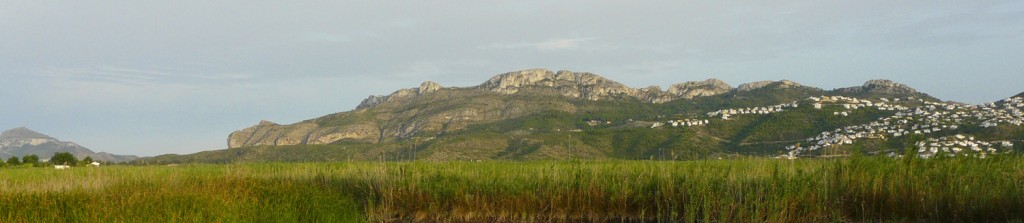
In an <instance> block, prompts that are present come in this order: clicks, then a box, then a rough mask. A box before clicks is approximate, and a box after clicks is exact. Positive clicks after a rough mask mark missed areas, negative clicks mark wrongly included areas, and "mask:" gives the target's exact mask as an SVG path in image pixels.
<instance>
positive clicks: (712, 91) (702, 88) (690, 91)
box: [667, 78, 732, 99]
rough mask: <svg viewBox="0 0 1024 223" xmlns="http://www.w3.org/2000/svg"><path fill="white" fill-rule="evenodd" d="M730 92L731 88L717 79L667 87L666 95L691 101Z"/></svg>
mask: <svg viewBox="0 0 1024 223" xmlns="http://www.w3.org/2000/svg"><path fill="white" fill-rule="evenodd" d="M729 91H732V86H729V84H727V83H725V81H722V80H718V79H714V78H712V79H707V80H703V81H691V82H685V83H678V84H673V85H672V86H669V88H668V92H667V93H668V94H669V95H672V96H674V98H682V99H692V98H695V97H703V96H713V95H719V94H724V93H728V92H729Z"/></svg>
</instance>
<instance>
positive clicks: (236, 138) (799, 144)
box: [147, 69, 1024, 162]
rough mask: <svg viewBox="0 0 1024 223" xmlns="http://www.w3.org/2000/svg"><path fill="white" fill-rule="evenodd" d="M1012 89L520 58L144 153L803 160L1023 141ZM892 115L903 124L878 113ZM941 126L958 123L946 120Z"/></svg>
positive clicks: (213, 158) (177, 158)
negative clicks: (954, 142)
mask: <svg viewBox="0 0 1024 223" xmlns="http://www.w3.org/2000/svg"><path fill="white" fill-rule="evenodd" d="M1020 97H1021V95H1017V97H1011V98H1008V99H1007V100H1003V101H1000V102H999V104H998V105H997V103H990V104H989V106H985V105H964V104H959V103H950V102H943V101H941V100H939V99H937V98H935V97H932V96H930V95H928V94H925V93H922V92H919V91H917V90H915V89H913V88H911V87H909V86H907V85H904V84H900V83H896V82H893V81H889V80H869V81H867V82H865V83H864V84H862V85H860V86H853V87H847V88H839V89H833V90H823V89H821V88H817V87H811V86H805V85H802V84H799V83H796V82H793V81H788V80H781V81H759V82H753V83H745V84H740V85H739V86H737V87H732V86H731V85H729V84H727V83H725V82H724V81H721V80H717V79H708V80H704V81H693V82H684V83H678V84H673V85H670V86H669V87H668V89H667V90H662V89H661V88H660V87H657V86H651V87H645V88H632V87H629V86H626V85H624V84H621V83H619V82H616V81H613V80H609V79H606V78H604V77H601V76H599V75H596V74H592V73H586V72H571V71H557V72H555V71H550V70H545V69H530V70H523V71H515V72H509V73H504V74H499V75H496V76H494V77H492V78H490V79H489V80H487V81H485V82H483V83H481V84H480V85H477V86H470V87H443V86H441V85H440V84H438V83H435V82H431V81H427V82H424V83H423V84H421V85H420V86H419V87H417V88H408V89H400V90H398V91H395V92H394V93H392V94H389V95H382V96H370V97H368V98H366V99H365V100H363V101H362V103H360V104H359V105H358V106H357V107H356V109H354V110H352V111H346V112H339V113H335V114H329V115H325V116H322V117H318V118H314V119H309V120H305V121H301V122H298V123H292V124H286V125H281V124H277V123H273V122H270V121H261V122H260V123H259V124H256V125H254V126H252V127H249V128H245V129H241V130H238V131H235V132H233V133H231V134H230V135H229V137H228V139H227V144H228V147H229V149H226V150H216V151H206V152H200V153H196V154H189V155H164V156H158V157H154V158H151V159H147V160H149V161H155V162H235V161H331V160H348V159H356V160H408V159H417V160H482V159H488V160H489V159H509V160H532V159H563V158H571V157H578V158H589V159H609V158H610V159H702V158H714V157H719V158H720V157H726V156H744V155H757V156H780V157H807V156H827V155H835V154H837V153H838V154H848V153H849V151H852V150H869V151H868V152H871V153H874V154H878V153H896V152H902V151H903V150H905V149H906V148H910V147H914V146H916V147H921V146H919V143H920V142H924V141H927V140H932V139H933V138H934V139H935V141H939V140H938V139H939V138H942V137H955V136H958V135H959V136H964V135H971V136H972V138H974V139H979V140H980V139H985V140H989V141H992V142H995V141H999V142H1000V143H997V144H1000V145H1003V144H1001V142H1007V143H1006V144H1005V145H1010V144H1012V142H1013V141H1016V140H1020V139H1022V138H1024V131H1022V128H1021V127H1020V121H1021V120H1024V119H1022V118H1021V114H1020V111H1019V106H1017V105H1020V104H1019V103H1016V102H1015V101H1014V100H1016V99H1014V98H1020ZM1006 104H1009V105H1010V106H1008V107H1006V106H1004V105H1006ZM1000 106H1004V107H1000ZM1014 106H1016V107H1014ZM986 111H987V112H986ZM993 111H997V112H996V113H994V114H990V113H989V112H993ZM946 113H952V114H962V115H957V116H956V117H957V118H952V116H948V115H943V114H946ZM972 114H977V116H975V115H972ZM947 116H948V117H947ZM968 116H970V118H967V117H968ZM989 116H992V117H989ZM915 117H916V118H918V119H916V120H914V121H907V120H905V119H902V118H910V119H913V118H915ZM930 118H931V119H934V118H944V119H943V120H945V119H951V121H948V122H946V121H942V122H941V123H944V124H945V126H946V127H947V129H945V130H948V131H936V133H931V131H929V133H928V134H924V133H917V134H914V133H913V130H919V129H921V128H924V127H923V126H925V125H927V126H928V128H929V130H931V128H932V125H939V126H942V125H943V124H940V122H939V121H934V122H932V121H928V119H930ZM897 119H898V120H903V121H899V122H900V123H899V125H895V124H892V123H893V122H897V121H898V120H897ZM921 119H924V120H921ZM886 120H888V121H886ZM876 122H878V123H876ZM903 122H906V123H903ZM953 122H957V123H953ZM872 123H874V124H872ZM885 123H888V124H885ZM986 123H987V124H986ZM993 123H995V124H993ZM864 125H869V126H868V127H864ZM950 125H957V126H958V127H957V128H956V129H953V130H950V129H948V127H949V126H950ZM982 126H984V127H982ZM853 127H857V129H847V128H853ZM904 127H905V128H906V129H903V128H904ZM960 127H962V128H960ZM976 127H977V128H976ZM836 131H839V132H836ZM894 131H895V133H894ZM905 131H906V132H905ZM846 132H855V133H860V134H852V133H851V134H852V135H845V134H847V133H846ZM938 132H941V133H938ZM897 133H898V134H897ZM975 135H976V136H975ZM840 136H841V137H840ZM965 138H966V137H965ZM986 143H988V142H986ZM940 144H941V143H940ZM1019 144H1024V143H1018V144H1017V145H1010V146H1006V147H1007V148H1002V147H1000V149H1002V150H1007V151H1013V149H1014V148H1016V147H1019ZM926 147H930V146H926ZM947 147H948V146H947ZM947 150H948V148H947ZM969 150H970V149H969ZM1002 150H1000V151H1002Z"/></svg>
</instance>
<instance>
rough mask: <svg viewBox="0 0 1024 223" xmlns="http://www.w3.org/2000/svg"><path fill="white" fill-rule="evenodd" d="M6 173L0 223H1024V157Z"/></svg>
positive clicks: (200, 167)
mask: <svg viewBox="0 0 1024 223" xmlns="http://www.w3.org/2000/svg"><path fill="white" fill-rule="evenodd" d="M911 157H912V156H911ZM0 174H2V175H3V176H4V177H3V178H0V185H4V186H3V187H0V221H2V222H24V221H43V222H52V221H59V222H79V221H81V222H96V221H99V222H111V221H113V222H124V221H128V222H138V221H142V222H147V221H189V222H193V221H199V222H210V221H215V222H216V221H321V222H337V221H372V222H409V221H463V222H486V221H515V222H524V221H534V222H537V221H542V222H579V221H647V222H666V221H667V222H678V221H688V222H692V221H704V222H850V221H857V222H860V221H953V222H978V221H982V222H990V221H1011V220H1017V221H1019V220H1024V212H1020V211H1019V210H1022V209H1024V187H1020V185H1021V184H1022V183H1024V157H1020V156H999V157H994V158H989V159H977V158H963V157H961V158H935V159H927V160H922V159H888V158H883V157H869V158H864V157H856V158H852V159H835V160H825V159H802V160H776V159H740V160H714V161H710V160H708V161H686V162H663V161H534V162H444V163H432V162H373V163H365V162H357V163H347V162H346V163H317V164H282V163H264V164H231V165H182V166H141V167H129V166H112V167H102V168H75V169H72V170H68V171H57V170H53V169H49V168H18V169H0Z"/></svg>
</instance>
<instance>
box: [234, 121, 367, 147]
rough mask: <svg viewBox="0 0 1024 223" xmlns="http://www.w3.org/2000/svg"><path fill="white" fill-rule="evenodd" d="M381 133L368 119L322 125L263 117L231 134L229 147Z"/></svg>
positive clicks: (314, 141)
mask: <svg viewBox="0 0 1024 223" xmlns="http://www.w3.org/2000/svg"><path fill="white" fill-rule="evenodd" d="M378 135H379V130H378V129H377V127H376V126H374V125H372V124H365V123H353V124H350V125H345V126H343V127H330V128H321V127H320V125H318V124H317V123H314V122H308V121H307V122H300V123H296V124H292V125H278V124H276V123H273V122H269V121H261V122H260V124H257V125H254V126H252V127H249V128H245V129H242V130H238V131H235V132H233V133H231V135H228V147H229V148H236V147H243V146H286V145H300V144H327V143H332V142H336V141H339V140H343V139H352V140H358V141H367V142H376V140H377V138H378Z"/></svg>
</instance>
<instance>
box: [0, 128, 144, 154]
mask: <svg viewBox="0 0 1024 223" xmlns="http://www.w3.org/2000/svg"><path fill="white" fill-rule="evenodd" d="M57 152H67V153H71V154H72V155H74V156H75V157H77V158H79V159H83V158H85V157H86V156H88V157H92V158H93V160H99V161H108V162H124V161H131V160H134V159H137V158H138V157H136V156H123V155H114V154H109V153H105V152H93V151H92V150H90V149H88V148H85V147H82V146H81V145H78V144H76V143H73V142H65V141H60V140H58V139H56V138H53V137H50V136H47V135H44V134H42V133H38V132H35V131H32V130H30V129H28V128H24V127H21V128H14V129H10V130H7V131H4V132H3V133H2V134H0V158H2V159H5V160H6V159H7V158H10V157H12V156H17V157H24V156H26V155H32V154H34V155H37V156H39V158H40V159H44V160H45V159H49V158H50V157H51V156H53V154H54V153H57Z"/></svg>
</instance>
